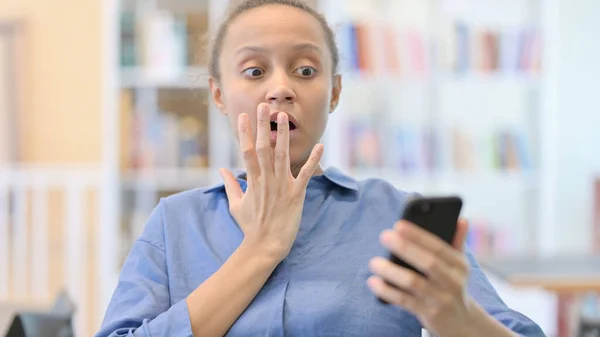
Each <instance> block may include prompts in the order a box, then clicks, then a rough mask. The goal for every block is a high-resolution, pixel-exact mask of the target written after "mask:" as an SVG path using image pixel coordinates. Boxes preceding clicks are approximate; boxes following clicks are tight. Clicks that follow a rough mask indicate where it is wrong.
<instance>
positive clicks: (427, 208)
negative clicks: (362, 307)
mask: <svg viewBox="0 0 600 337" xmlns="http://www.w3.org/2000/svg"><path fill="white" fill-rule="evenodd" d="M462 206H463V201H462V199H461V198H460V197H458V196H445V197H420V198H415V199H411V200H410V201H409V202H408V203H407V204H406V207H405V208H404V210H403V213H402V215H401V219H403V220H406V221H409V222H411V223H414V224H415V225H417V226H419V227H421V228H423V229H425V230H427V231H429V232H430V233H433V234H435V235H436V236H438V237H439V238H440V239H442V240H444V241H445V242H446V243H448V244H452V241H453V240H454V236H455V234H456V223H457V222H458V218H459V216H460V212H461V210H462ZM389 259H390V261H392V262H393V263H395V264H397V265H400V266H402V267H404V268H408V269H411V270H413V271H415V272H417V273H419V274H421V275H423V276H425V275H424V274H423V273H422V272H421V271H419V270H418V269H416V268H414V267H413V266H411V265H410V264H408V263H406V262H404V261H403V260H401V259H400V258H398V257H397V256H395V255H394V254H390V257H389ZM379 300H380V301H381V302H382V303H386V302H385V301H384V300H382V299H379Z"/></svg>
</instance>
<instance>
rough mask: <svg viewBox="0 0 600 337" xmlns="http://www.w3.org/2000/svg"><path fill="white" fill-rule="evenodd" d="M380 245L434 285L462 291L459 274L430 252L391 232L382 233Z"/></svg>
mask: <svg viewBox="0 0 600 337" xmlns="http://www.w3.org/2000/svg"><path fill="white" fill-rule="evenodd" d="M381 243H382V244H383V245H384V246H385V247H386V248H387V249H389V250H390V251H391V252H392V254H394V255H395V256H397V257H398V258H399V259H401V260H403V261H404V262H406V263H408V264H409V265H411V266H413V267H414V268H415V269H417V270H419V271H421V272H422V273H423V274H425V275H426V276H427V277H428V278H429V279H430V280H432V281H434V282H435V283H437V284H439V285H441V286H443V287H444V288H446V289H450V290H453V291H455V290H456V291H458V290H460V289H462V286H463V285H462V284H461V280H462V279H461V278H460V276H459V275H458V274H459V273H456V272H454V270H453V268H452V267H451V266H450V265H448V264H447V263H446V262H445V261H444V260H443V259H441V258H440V257H439V256H438V255H436V254H435V253H433V252H432V251H429V250H427V249H424V248H423V247H422V246H421V245H418V244H415V243H414V242H412V241H410V240H409V239H407V238H404V237H401V236H399V235H397V233H396V232H394V231H393V230H387V231H384V232H383V233H382V235H381ZM461 272H462V271H461Z"/></svg>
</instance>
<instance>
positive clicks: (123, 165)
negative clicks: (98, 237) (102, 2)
mask: <svg viewBox="0 0 600 337" xmlns="http://www.w3.org/2000/svg"><path fill="white" fill-rule="evenodd" d="M225 6H226V4H225V3H223V1H214V0H213V1H207V0H202V1H190V0H175V1H141V0H122V1H121V2H120V6H119V30H118V40H119V41H118V46H119V48H118V51H119V56H118V60H119V74H118V86H119V90H118V91H119V102H120V105H119V111H120V113H119V124H120V125H119V128H120V130H119V131H120V132H119V152H120V154H119V166H120V178H119V179H120V190H121V193H120V194H121V195H120V207H119V209H120V210H121V212H120V213H121V214H120V216H119V218H120V221H121V227H120V233H121V237H122V238H124V240H123V242H122V251H121V256H120V258H121V259H123V258H124V257H125V254H127V252H128V251H129V249H130V247H131V244H132V243H133V241H134V240H135V239H136V237H137V236H139V234H140V233H141V231H142V230H143V226H144V225H145V222H146V221H147V217H148V214H149V213H150V212H151V211H152V209H153V208H154V207H155V206H156V203H157V202H158V200H159V198H161V197H163V196H166V195H169V194H172V193H177V192H180V191H183V190H188V189H193V188H197V187H202V186H206V185H209V184H210V183H212V182H213V179H211V168H212V167H211V165H212V164H213V162H214V160H211V154H212V155H213V156H214V153H211V151H210V142H211V141H212V140H213V139H214V136H213V135H211V134H212V132H210V131H211V125H210V123H211V118H212V117H211V114H214V113H215V112H214V111H211V109H212V107H211V106H210V105H209V101H208V100H209V91H208V81H207V79H208V68H207V57H206V51H207V50H206V49H205V46H206V42H207V41H208V36H209V31H210V19H211V18H212V17H213V14H214V15H215V16H218V15H220V13H214V12H215V11H221V12H222V11H223V10H224V9H225ZM216 132H219V131H216ZM221 132H225V130H221ZM217 162H218V161H217Z"/></svg>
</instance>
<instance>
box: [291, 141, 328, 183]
mask: <svg viewBox="0 0 600 337" xmlns="http://www.w3.org/2000/svg"><path fill="white" fill-rule="evenodd" d="M321 157H323V144H317V145H315V147H313V149H312V152H311V153H310V157H308V160H307V161H306V164H304V166H302V169H300V173H298V177H297V178H296V180H297V182H298V184H299V185H300V186H302V187H303V188H306V186H307V185H308V181H309V180H310V178H311V177H312V176H313V174H315V170H316V169H317V167H318V166H319V163H320V162H321Z"/></svg>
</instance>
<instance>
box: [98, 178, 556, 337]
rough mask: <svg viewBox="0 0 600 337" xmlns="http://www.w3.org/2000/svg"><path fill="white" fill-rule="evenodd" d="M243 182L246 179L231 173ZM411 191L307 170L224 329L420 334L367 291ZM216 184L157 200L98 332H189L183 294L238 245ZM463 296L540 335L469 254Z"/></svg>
mask: <svg viewBox="0 0 600 337" xmlns="http://www.w3.org/2000/svg"><path fill="white" fill-rule="evenodd" d="M239 181H240V184H241V186H242V188H243V189H245V188H246V182H245V181H244V180H243V179H239ZM408 196H409V194H408V193H406V192H402V191H399V190H398V189H397V188H395V187H394V186H392V185H391V184H389V183H388V182H386V181H383V180H380V179H369V180H365V181H360V182H359V181H356V180H354V179H352V178H351V177H348V176H346V175H344V174H343V173H342V172H340V171H339V170H337V169H333V168H330V169H327V170H326V171H325V172H324V174H323V175H321V176H315V177H313V178H312V179H311V180H310V182H309V184H308V188H307V192H306V201H305V205H304V210H303V213H302V221H301V224H300V230H299V233H298V236H297V239H296V241H295V243H294V245H293V247H292V249H291V251H290V253H289V255H288V256H287V257H286V258H285V259H284V260H283V262H282V263H280V264H279V265H278V266H277V268H276V269H275V271H274V272H273V274H272V275H271V276H270V277H269V279H268V280H267V282H266V283H265V285H264V287H263V288H262V289H261V290H260V291H259V293H258V294H257V296H256V298H255V299H254V301H252V302H251V304H250V305H249V306H248V308H247V309H246V310H245V311H244V313H243V314H242V315H241V316H240V317H239V319H238V320H237V321H236V322H235V324H233V326H232V327H231V329H230V330H229V332H228V333H227V336H278V337H279V336H306V337H318V336H329V337H338V336H340V337H341V336H345V337H352V336H356V337H359V336H360V337H369V336H373V337H375V336H377V337H384V336H394V337H408V336H421V329H422V328H421V325H420V324H419V322H418V321H417V319H416V318H415V317H414V316H412V315H411V314H410V313H408V312H406V311H404V310H403V309H401V308H400V307H397V306H392V305H382V304H380V303H379V302H378V300H377V299H376V297H375V296H374V295H373V294H372V292H371V291H370V290H369V289H368V287H367V285H366V280H367V278H368V277H369V276H370V272H369V270H368V262H369V260H370V259H371V258H372V257H374V256H387V255H388V252H387V251H386V249H385V248H383V247H382V246H381V245H380V244H379V241H378V237H379V234H380V233H381V231H382V230H384V229H387V228H390V227H392V225H393V224H394V222H395V221H397V220H398V218H399V215H400V213H401V210H402V208H403V206H404V204H405V202H406V200H407V197H408ZM242 238H243V234H242V232H241V230H240V229H239V228H238V226H237V225H236V223H235V221H234V220H233V218H232V217H231V215H230V213H229V208H228V202H227V196H226V194H225V190H224V187H223V185H222V184H219V185H217V186H214V187H211V188H201V189H194V190H190V191H186V192H182V193H179V194H176V195H172V196H169V197H167V198H163V199H161V201H160V202H159V204H158V206H157V207H156V209H155V210H154V211H153V212H152V214H151V216H150V218H149V220H148V223H147V226H146V228H145V230H144V232H143V234H142V235H141V236H140V237H139V239H138V240H137V241H136V242H135V243H134V245H133V247H132V249H131V252H130V254H129V255H128V257H127V259H126V261H125V263H124V265H123V269H122V272H121V275H120V279H119V283H118V285H117V288H116V290H115V292H114V295H113V297H112V299H111V302H110V305H109V307H108V310H107V312H106V316H105V318H104V321H103V324H102V327H101V329H100V331H99V332H98V333H97V335H96V336H154V337H159V336H182V337H185V336H192V331H191V325H190V319H189V313H188V310H187V306H186V302H185V298H186V297H187V296H188V295H189V294H190V293H191V292H192V291H193V290H194V289H196V287H198V286H199V285H200V284H201V283H202V282H204V281H205V280H206V279H207V278H208V277H210V276H211V274H213V273H214V272H215V271H217V270H218V269H219V267H220V266H221V265H223V263H224V262H225V261H226V260H227V258H228V257H229V256H230V255H231V254H232V253H233V252H234V251H235V249H236V248H237V247H238V245H239V244H240V243H241V241H242ZM467 256H468V259H469V261H470V264H471V271H470V280H469V284H468V292H469V294H470V295H471V296H472V297H473V298H474V299H475V300H476V301H478V302H479V303H480V304H481V305H482V306H483V307H484V308H485V309H486V310H487V312H489V313H490V314H491V315H493V316H494V317H495V318H496V319H498V320H499V321H500V322H502V324H504V325H505V326H507V327H509V328H510V329H512V330H513V331H515V332H517V333H519V334H520V335H522V336H531V337H534V336H544V334H543V332H542V331H541V330H540V328H539V327H538V326H537V325H536V324H534V323H533V322H532V321H531V320H529V319H528V318H527V317H525V316H523V315H522V314H520V313H518V312H515V311H513V310H511V309H510V308H508V307H507V306H506V305H505V304H504V303H503V302H502V300H501V299H500V298H499V296H498V294H497V293H496V292H495V290H494V289H493V288H492V286H491V284H490V283H489V281H488V279H487V278H486V277H485V275H484V274H483V272H482V270H481V269H480V268H479V266H478V264H477V262H476V261H475V259H474V258H473V256H472V255H471V254H470V253H469V252H467Z"/></svg>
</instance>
